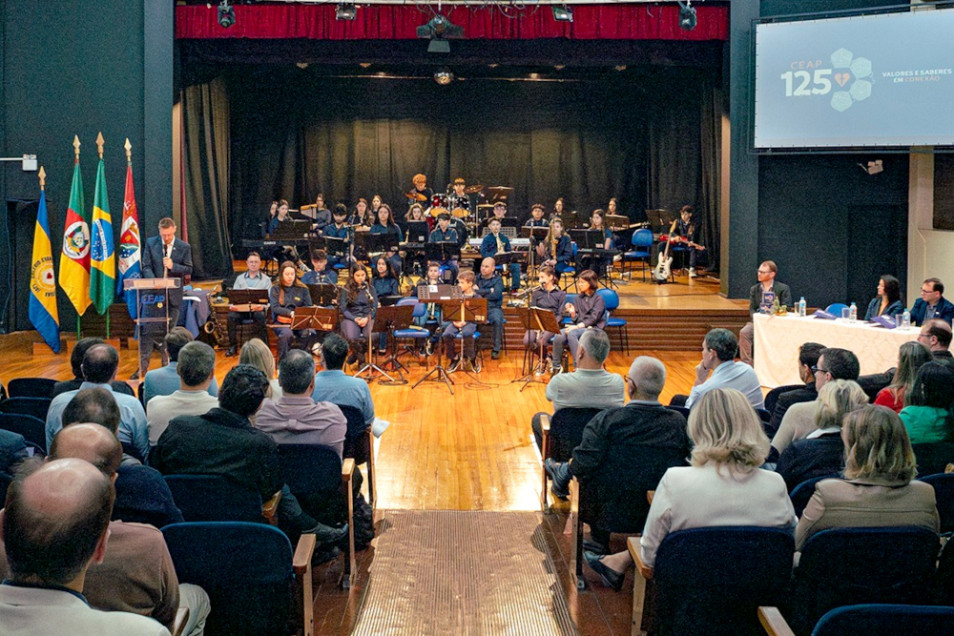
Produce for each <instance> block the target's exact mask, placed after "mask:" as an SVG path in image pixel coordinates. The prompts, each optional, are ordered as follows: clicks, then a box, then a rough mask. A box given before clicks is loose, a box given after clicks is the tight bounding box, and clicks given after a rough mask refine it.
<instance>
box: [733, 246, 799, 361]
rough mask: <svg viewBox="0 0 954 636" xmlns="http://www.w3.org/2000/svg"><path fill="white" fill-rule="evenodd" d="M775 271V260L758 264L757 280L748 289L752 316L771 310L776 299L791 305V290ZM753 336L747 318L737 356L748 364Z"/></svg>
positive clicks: (752, 330)
mask: <svg viewBox="0 0 954 636" xmlns="http://www.w3.org/2000/svg"><path fill="white" fill-rule="evenodd" d="M777 273H778V266H777V265H776V264H775V261H763V262H762V264H761V265H759V271H758V276H759V282H757V283H756V284H755V285H752V288H751V289H750V290H749V316H754V315H755V314H756V313H758V312H762V313H769V312H771V311H772V304H773V302H774V301H776V300H777V301H778V304H779V305H784V306H786V307H791V306H792V290H790V289H789V288H788V285H786V284H785V283H780V282H778V281H776V280H775V275H776V274H777ZM754 337H755V326H754V324H753V323H752V321H751V320H749V322H747V323H745V326H744V327H742V331H741V332H740V333H739V358H741V359H742V362H744V363H746V364H749V365H751V364H752V341H753V338H754Z"/></svg>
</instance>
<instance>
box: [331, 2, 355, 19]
mask: <svg viewBox="0 0 954 636" xmlns="http://www.w3.org/2000/svg"><path fill="white" fill-rule="evenodd" d="M357 17H358V7H357V6H355V5H354V4H353V3H351V2H342V3H340V4H339V5H338V7H337V8H336V9H335V20H354V19H355V18H357Z"/></svg>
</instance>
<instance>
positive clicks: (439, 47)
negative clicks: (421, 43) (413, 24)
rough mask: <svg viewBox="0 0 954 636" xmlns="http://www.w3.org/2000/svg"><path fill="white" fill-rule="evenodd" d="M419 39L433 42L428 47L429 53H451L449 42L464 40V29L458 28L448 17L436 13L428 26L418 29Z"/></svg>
mask: <svg viewBox="0 0 954 636" xmlns="http://www.w3.org/2000/svg"><path fill="white" fill-rule="evenodd" d="M417 37H419V38H421V39H423V40H430V41H431V43H430V44H428V45H427V52H428V53H450V42H448V41H447V40H449V39H454V40H459V39H461V38H463V37H464V28H463V27H459V26H457V25H456V24H454V23H453V22H451V21H450V20H448V19H447V17H446V16H444V15H442V14H440V13H436V14H434V17H433V18H431V19H430V20H428V22H427V24H424V25H422V26H419V27H417Z"/></svg>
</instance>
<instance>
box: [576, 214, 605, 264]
mask: <svg viewBox="0 0 954 636" xmlns="http://www.w3.org/2000/svg"><path fill="white" fill-rule="evenodd" d="M589 229H590V230H599V231H601V232H603V241H602V242H601V243H600V245H599V246H600V247H602V248H603V249H604V250H608V249H610V248H611V247H612V246H613V233H612V232H611V231H610V230H609V229H608V228H607V227H606V224H605V223H604V222H603V210H601V209H596V210H593V214H592V215H591V216H590V226H589ZM609 263H610V257H609V256H608V255H607V254H587V255H585V256H583V258H581V259H580V267H582V268H583V269H592V270H593V271H595V272H597V273H598V274H603V273H604V272H605V271H606V266H607V265H609Z"/></svg>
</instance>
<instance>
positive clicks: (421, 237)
mask: <svg viewBox="0 0 954 636" xmlns="http://www.w3.org/2000/svg"><path fill="white" fill-rule="evenodd" d="M430 233H431V231H430V229H429V226H428V225H427V221H408V222H407V242H408V243H427V237H428V235H429V234H430Z"/></svg>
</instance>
